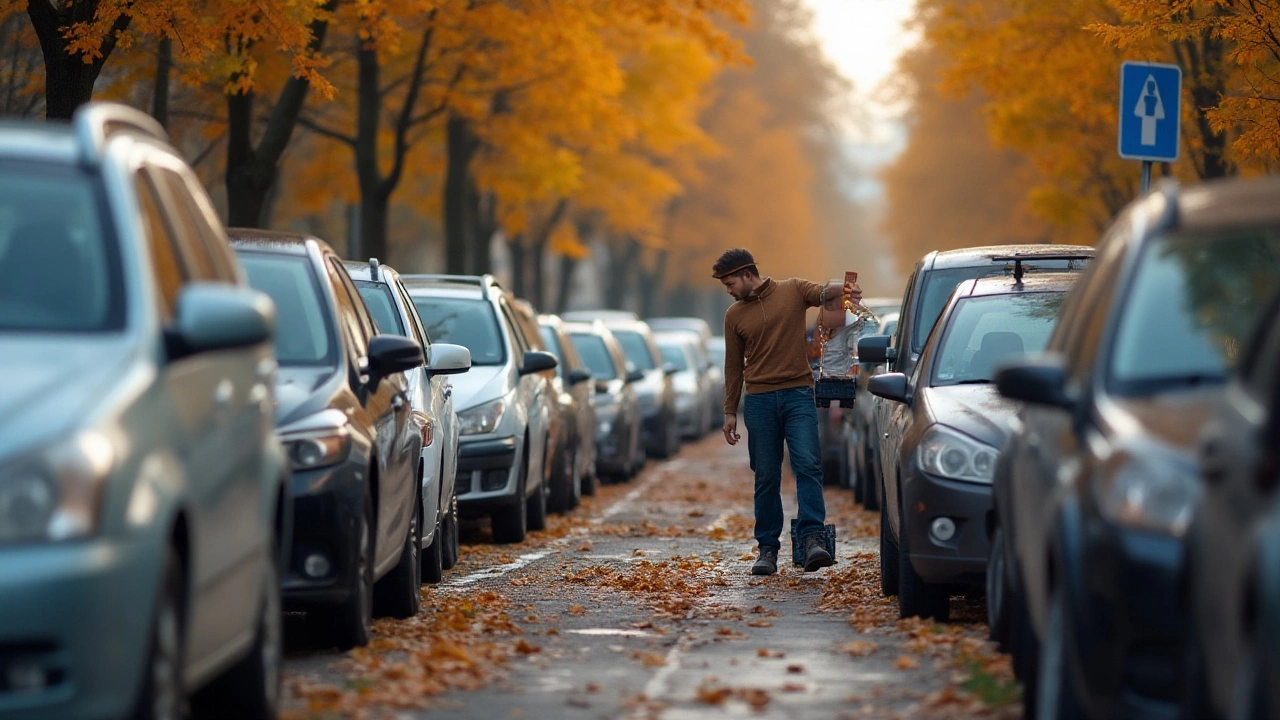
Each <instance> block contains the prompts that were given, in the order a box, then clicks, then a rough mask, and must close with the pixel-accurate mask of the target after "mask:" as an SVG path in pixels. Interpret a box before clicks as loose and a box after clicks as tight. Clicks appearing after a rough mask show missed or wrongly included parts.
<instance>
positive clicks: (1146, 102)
mask: <svg viewBox="0 0 1280 720" xmlns="http://www.w3.org/2000/svg"><path fill="white" fill-rule="evenodd" d="M1181 100H1182V69H1181V68H1179V67H1178V66H1177V65H1165V64H1162V63H1141V62H1127V63H1125V64H1124V65H1122V66H1121V68H1120V157H1122V158H1127V159H1129V160H1150V161H1153V162H1173V161H1174V160H1177V159H1178V148H1179V146H1180V145H1181V143H1180V142H1179V135H1180V134H1181V130H1182V120H1181V117H1182V116H1181V113H1180V112H1179V110H1180V107H1179V106H1180V103H1181Z"/></svg>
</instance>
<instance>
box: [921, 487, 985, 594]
mask: <svg viewBox="0 0 1280 720" xmlns="http://www.w3.org/2000/svg"><path fill="white" fill-rule="evenodd" d="M904 480H905V482H904V483H903V487H902V519H903V522H904V527H903V528H901V529H900V530H899V532H905V533H906V535H907V538H908V540H909V545H910V548H911V556H910V560H911V566H912V567H913V568H915V571H916V573H918V574H919V575H920V577H921V578H922V579H923V580H924V581H925V582H929V583H980V582H982V580H983V578H984V577H985V575H986V570H987V555H988V549H989V543H988V540H987V521H988V517H989V515H990V514H991V512H992V504H991V486H990V485H987V484H982V483H972V482H963V481H960V480H948V479H945V478H940V477H936V476H934V475H930V474H928V473H926V472H923V471H922V470H920V469H919V468H917V467H915V464H914V463H912V466H911V467H909V468H907V477H906V478H904ZM941 517H947V518H950V519H951V521H952V522H953V523H954V524H955V534H954V535H952V536H951V537H950V538H948V539H947V540H942V539H940V538H938V537H937V536H935V535H934V533H933V531H932V529H931V526H932V525H933V523H934V521H935V520H937V519H938V518H941Z"/></svg>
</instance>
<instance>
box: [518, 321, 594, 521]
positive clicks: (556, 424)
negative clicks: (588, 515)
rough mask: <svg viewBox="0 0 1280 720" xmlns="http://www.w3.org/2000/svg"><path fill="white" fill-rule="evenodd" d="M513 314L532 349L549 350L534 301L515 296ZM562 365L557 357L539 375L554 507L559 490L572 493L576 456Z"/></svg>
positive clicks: (545, 468) (548, 489)
mask: <svg viewBox="0 0 1280 720" xmlns="http://www.w3.org/2000/svg"><path fill="white" fill-rule="evenodd" d="M511 314H512V317H513V319H514V320H515V322H516V329H517V330H518V331H519V332H520V334H521V335H522V336H523V337H524V341H525V343H527V345H528V347H529V348H530V349H532V350H536V351H540V352H548V351H547V344H546V343H545V342H543V341H542V330H541V328H539V327H538V311H537V310H535V309H534V307H533V303H531V302H529V301H528V300H526V299H524V298H517V297H513V298H512V299H511ZM548 354H550V355H551V356H552V357H555V354H554V353H549V352H548ZM559 369H560V368H559V360H557V361H556V367H555V368H552V369H550V370H544V371H542V372H540V373H538V378H539V379H540V380H542V384H543V387H542V392H541V393H540V397H541V398H542V401H543V403H544V404H545V406H546V412H547V427H548V431H547V433H548V434H547V451H546V457H545V459H544V460H543V467H542V477H543V478H545V484H546V494H547V507H548V508H549V509H554V508H555V503H553V502H552V499H553V497H556V496H557V494H558V493H559V497H560V498H567V497H571V496H572V490H573V486H574V478H573V468H574V460H573V457H572V456H571V453H572V451H573V448H572V446H571V443H570V440H571V439H570V437H569V435H568V426H569V423H570V422H571V421H572V418H565V417H564V413H563V411H562V405H561V403H560V395H559V392H558V391H557V390H556V382H555V381H556V373H557V371H558V370H559ZM565 493H568V494H565ZM578 497H581V496H580V495H579V496H578ZM557 511H559V510H557Z"/></svg>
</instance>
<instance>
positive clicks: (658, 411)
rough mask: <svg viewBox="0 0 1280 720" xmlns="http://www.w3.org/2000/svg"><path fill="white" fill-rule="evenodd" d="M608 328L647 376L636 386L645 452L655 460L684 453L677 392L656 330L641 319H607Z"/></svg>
mask: <svg viewBox="0 0 1280 720" xmlns="http://www.w3.org/2000/svg"><path fill="white" fill-rule="evenodd" d="M604 323H605V326H606V327H608V328H609V330H610V331H611V332H612V333H613V336H614V337H615V338H617V340H618V344H619V345H621V346H622V351H623V352H624V353H625V354H626V356H627V362H629V363H630V364H631V366H632V367H634V368H635V369H636V370H639V371H640V372H642V373H644V379H642V380H639V381H637V382H636V383H635V392H636V399H637V400H639V401H640V412H641V413H642V414H643V415H644V437H645V450H646V453H647V454H648V455H649V456H651V457H656V458H663V459H665V458H669V457H672V456H674V455H675V454H676V452H678V451H679V450H680V428H679V427H678V425H679V422H678V420H677V419H676V392H675V388H674V387H673V385H672V380H671V375H673V374H674V373H675V372H676V368H675V366H674V365H670V364H667V363H665V362H664V361H663V359H662V353H661V352H659V351H658V345H657V343H655V342H654V341H653V331H652V330H650V329H649V325H648V324H647V323H644V322H641V321H639V320H606V321H604Z"/></svg>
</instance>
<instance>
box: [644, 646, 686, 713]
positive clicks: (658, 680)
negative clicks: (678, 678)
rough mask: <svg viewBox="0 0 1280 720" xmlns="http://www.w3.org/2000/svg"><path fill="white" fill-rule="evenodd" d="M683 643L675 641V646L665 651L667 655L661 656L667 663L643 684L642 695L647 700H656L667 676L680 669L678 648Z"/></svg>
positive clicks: (679, 648) (665, 682)
mask: <svg viewBox="0 0 1280 720" xmlns="http://www.w3.org/2000/svg"><path fill="white" fill-rule="evenodd" d="M683 644H684V643H683V642H677V643H676V645H675V647H673V648H671V652H669V653H667V656H666V657H665V658H663V660H664V661H666V663H667V664H666V665H663V666H662V667H661V668H659V669H658V672H656V673H654V674H653V677H651V678H649V682H647V683H645V684H644V696H645V698H647V699H648V700H650V701H654V700H658V699H659V694H660V693H662V692H663V688H664V687H665V686H666V684H667V678H669V677H671V675H672V674H673V673H674V672H675V671H676V670H679V669H680V650H681V647H682V645H683ZM639 712H640V710H639V709H637V710H636V713H637V714H638V713H639Z"/></svg>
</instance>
